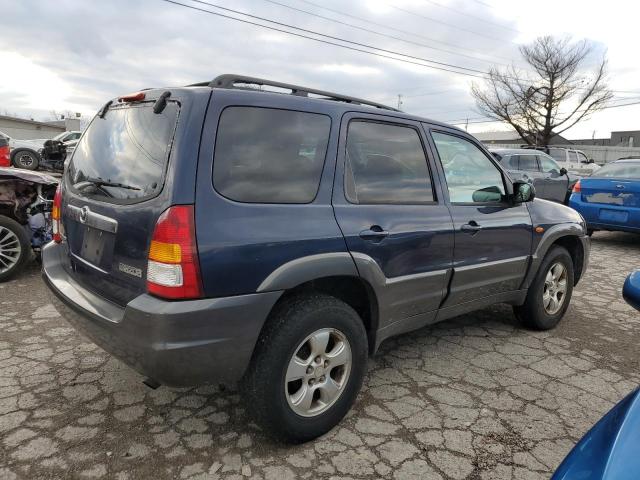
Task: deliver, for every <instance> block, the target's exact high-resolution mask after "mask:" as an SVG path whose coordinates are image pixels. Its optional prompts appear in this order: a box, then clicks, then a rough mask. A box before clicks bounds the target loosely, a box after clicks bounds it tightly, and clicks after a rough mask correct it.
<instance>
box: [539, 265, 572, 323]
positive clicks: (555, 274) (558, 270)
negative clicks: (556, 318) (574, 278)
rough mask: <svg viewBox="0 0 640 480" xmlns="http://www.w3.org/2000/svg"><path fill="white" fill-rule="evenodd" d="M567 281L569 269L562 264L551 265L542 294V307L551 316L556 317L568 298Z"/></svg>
mask: <svg viewBox="0 0 640 480" xmlns="http://www.w3.org/2000/svg"><path fill="white" fill-rule="evenodd" d="M567 279H568V274H567V269H566V268H565V266H564V265H563V264H562V263H560V262H556V263H554V264H553V265H551V268H549V270H548V271H547V276H546V277H545V280H544V290H543V292H542V305H543V306H544V310H545V312H547V313H548V314H549V315H555V314H556V313H558V312H559V311H560V309H561V308H562V305H564V301H565V298H566V296H567Z"/></svg>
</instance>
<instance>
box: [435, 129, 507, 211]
mask: <svg viewBox="0 0 640 480" xmlns="http://www.w3.org/2000/svg"><path fill="white" fill-rule="evenodd" d="M433 140H434V141H435V144H436V148H437V149H438V154H439V155H440V161H441V162H442V167H443V169H444V174H445V177H446V180H447V187H448V189H449V198H450V200H451V202H452V203H487V202H500V201H501V200H502V199H503V197H504V195H505V190H504V182H503V180H502V174H501V173H500V170H498V168H497V167H496V166H495V165H494V164H493V162H492V161H491V160H489V158H488V157H487V156H486V155H485V154H484V153H483V152H482V150H480V149H479V148H478V147H477V146H476V145H474V144H473V143H472V142H470V141H469V140H466V139H464V138H461V137H457V136H454V135H449V134H446V133H440V132H434V133H433Z"/></svg>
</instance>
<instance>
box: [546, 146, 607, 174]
mask: <svg viewBox="0 0 640 480" xmlns="http://www.w3.org/2000/svg"><path fill="white" fill-rule="evenodd" d="M545 151H546V153H548V154H549V155H551V156H552V157H553V158H554V159H555V161H556V162H558V164H559V165H560V166H561V167H564V168H566V169H567V171H569V172H571V173H575V174H577V175H585V176H588V175H591V174H592V173H593V172H595V171H596V170H599V169H600V166H599V165H596V163H594V161H593V160H590V159H589V158H587V156H586V155H585V154H584V152H582V151H580V150H573V149H570V148H560V147H547V148H546V149H545Z"/></svg>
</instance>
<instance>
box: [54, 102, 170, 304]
mask: <svg viewBox="0 0 640 480" xmlns="http://www.w3.org/2000/svg"><path fill="white" fill-rule="evenodd" d="M178 114H179V106H178V104H177V103H176V102H168V104H167V106H166V108H165V109H164V110H163V111H162V112H161V113H154V112H153V102H149V103H142V104H124V105H117V106H115V107H112V108H110V109H109V110H108V111H107V112H106V114H105V115H104V118H100V117H99V116H97V117H96V118H94V120H93V121H92V122H91V125H90V126H89V128H88V129H87V131H86V132H85V134H84V135H83V136H82V139H81V140H80V142H79V143H78V146H77V147H76V150H75V152H74V154H73V156H72V158H71V162H70V164H69V168H68V172H67V174H66V178H65V187H66V188H65V191H64V195H63V225H64V234H65V237H66V241H67V244H68V249H69V260H70V263H71V265H70V267H72V268H70V274H71V275H72V276H73V277H74V278H75V279H76V280H78V281H79V282H80V283H82V284H83V285H84V286H85V287H87V288H89V289H91V290H93V291H95V292H96V293H98V294H99V295H101V296H103V297H105V298H108V299H110V300H112V301H114V302H116V303H118V304H121V305H124V304H126V303H127V302H129V301H130V300H131V299H132V298H135V297H136V296H137V295H139V294H140V293H143V292H144V291H145V290H146V281H145V274H146V268H147V250H148V246H149V242H150V237H151V235H152V232H153V229H154V226H155V222H156V220H157V217H158V212H159V211H161V210H163V209H164V208H165V205H164V202H166V199H165V195H159V194H160V192H161V190H162V186H163V183H164V177H165V172H166V170H167V165H168V159H169V155H170V150H171V144H172V142H173V137H174V133H175V129H176V124H177V119H178Z"/></svg>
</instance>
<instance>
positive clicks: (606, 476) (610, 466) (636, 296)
mask: <svg viewBox="0 0 640 480" xmlns="http://www.w3.org/2000/svg"><path fill="white" fill-rule="evenodd" d="M622 295H623V296H624V299H625V300H626V301H627V303H628V304H629V305H631V306H632V307H633V308H635V309H636V310H640V270H636V271H635V272H633V273H632V274H631V275H629V276H628V277H627V280H626V282H625V283H624V288H623V290H622ZM638 445H640V389H636V390H635V391H633V392H632V393H630V394H629V395H627V396H626V397H625V398H624V399H623V400H622V401H621V402H620V403H618V404H617V405H616V406H615V407H613V408H612V409H611V410H610V411H609V413H607V414H606V415H605V416H604V417H602V419H600V421H599V422H598V423H596V424H595V425H594V426H593V428H592V429H591V430H589V431H588V432H587V434H586V435H585V436H584V437H582V439H581V440H580V441H579V442H578V444H577V445H576V446H575V447H574V448H573V450H571V452H569V455H567V457H566V458H565V459H564V461H563V462H562V463H561V464H560V466H559V467H558V470H556V473H555V474H554V475H553V477H552V479H551V480H574V479H581V480H636V479H638V478H640V456H639V455H638Z"/></svg>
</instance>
